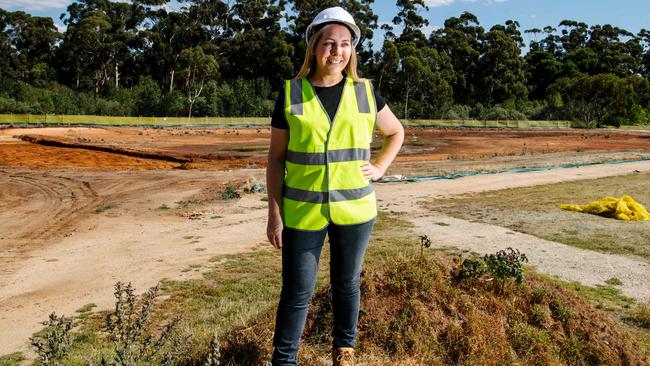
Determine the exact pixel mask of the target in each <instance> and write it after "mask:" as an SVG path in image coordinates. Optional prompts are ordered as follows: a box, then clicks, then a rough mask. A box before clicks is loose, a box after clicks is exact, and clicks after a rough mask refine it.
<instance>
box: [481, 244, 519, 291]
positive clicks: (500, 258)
mask: <svg viewBox="0 0 650 366" xmlns="http://www.w3.org/2000/svg"><path fill="white" fill-rule="evenodd" d="M483 261H485V265H486V266H487V268H488V271H489V272H490V273H492V274H493V275H494V277H496V278H497V279H498V280H505V279H506V278H514V279H515V281H516V282H517V284H521V283H522V282H523V281H524V273H523V271H522V268H521V264H522V263H524V262H528V258H526V255H525V254H523V253H521V252H519V250H518V249H512V248H506V250H500V251H498V252H496V253H495V254H490V255H486V256H485V257H483Z"/></svg>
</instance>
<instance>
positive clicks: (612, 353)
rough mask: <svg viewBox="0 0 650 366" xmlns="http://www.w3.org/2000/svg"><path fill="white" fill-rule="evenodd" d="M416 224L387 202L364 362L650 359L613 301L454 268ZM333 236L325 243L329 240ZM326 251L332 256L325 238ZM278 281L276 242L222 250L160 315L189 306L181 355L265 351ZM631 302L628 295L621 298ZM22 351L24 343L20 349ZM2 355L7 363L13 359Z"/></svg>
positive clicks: (320, 344) (370, 261)
mask: <svg viewBox="0 0 650 366" xmlns="http://www.w3.org/2000/svg"><path fill="white" fill-rule="evenodd" d="M409 226H410V225H409V224H407V223H405V222H403V221H400V220H399V219H398V218H397V215H388V214H382V215H380V218H379V220H378V222H377V225H376V227H375V233H374V235H373V238H372V240H371V243H370V247H369V250H368V253H367V256H366V267H365V270H364V273H363V281H362V291H363V294H362V299H363V303H362V314H361V317H360V338H359V361H360V364H365V365H422V364H426V365H429V364H449V365H451V364H457V365H477V364H481V365H495V364H527V363H530V364H533V365H553V364H556V365H560V364H576V365H579V364H608V365H618V364H638V365H643V364H647V360H645V357H646V356H645V355H644V354H643V353H642V351H641V348H640V347H639V346H638V345H637V343H636V342H635V340H634V339H633V338H632V336H631V335H630V334H629V333H628V332H627V331H625V330H623V329H622V328H621V326H620V325H619V324H617V323H616V322H615V321H614V320H612V319H611V318H610V317H608V316H607V315H606V314H605V313H604V312H602V311H601V310H599V309H597V308H596V306H594V305H591V304H590V303H589V302H588V301H586V300H584V299H582V298H581V297H579V296H578V295H577V294H576V292H575V291H573V290H567V289H564V288H562V287H561V286H560V285H558V284H556V283H552V281H550V280H547V279H540V278H538V276H529V277H528V278H527V279H526V280H525V282H524V284H523V285H522V286H517V285H516V284H515V283H514V282H509V283H508V284H507V286H505V287H503V288H499V289H498V290H497V288H496V287H495V286H493V285H492V284H491V283H490V282H485V281H476V282H472V283H471V284H469V283H465V282H462V281H459V280H457V273H456V272H457V269H458V267H459V265H460V259H461V258H460V257H457V256H453V255H448V254H443V253H442V252H434V251H432V250H427V249H425V252H424V257H422V256H421V255H420V241H419V239H418V238H417V237H409V236H405V233H406V232H407V231H408V228H409ZM326 247H327V246H326ZM323 255H324V258H322V259H321V261H322V262H321V263H328V258H327V256H328V251H327V250H325V251H324V253H323ZM325 267H327V266H321V271H320V272H319V281H318V291H317V293H316V294H315V296H314V301H313V303H312V307H311V313H310V317H309V319H308V323H307V327H306V331H305V341H304V347H303V349H302V351H301V354H300V358H301V364H305V365H322V364H327V359H328V357H329V348H330V342H331V340H330V336H329V332H330V326H331V321H332V320H331V310H330V306H331V305H330V303H329V287H328V285H327V283H326V282H325V280H324V279H325V278H326V275H327V271H326V268H325ZM279 288H280V256H279V252H278V251H274V250H271V249H269V248H268V247H267V246H265V247H263V248H260V249H259V250H256V251H253V252H250V253H245V254H238V255H231V256H221V257H216V258H214V260H213V261H212V262H210V263H209V264H207V265H206V268H205V272H204V276H203V278H201V279H194V280H188V281H181V282H174V281H167V282H164V283H163V286H162V288H161V295H162V297H163V298H165V300H164V301H163V302H161V303H160V304H158V305H157V306H156V307H155V310H154V312H153V313H152V315H151V322H152V324H154V325H155V324H159V325H162V324H165V323H167V322H168V320H169V319H171V318H172V317H173V316H175V315H176V314H179V313H182V314H183V315H184V321H183V324H182V325H181V326H182V327H183V328H184V329H185V330H186V331H187V332H188V333H191V334H192V337H191V338H190V339H189V340H188V343H187V346H186V349H188V351H187V352H186V353H185V354H184V355H183V357H182V359H181V361H179V363H177V364H178V365H200V364H203V362H204V361H205V360H206V359H207V357H208V355H209V354H210V353H213V354H214V353H215V352H213V351H214V349H212V348H211V340H212V336H213V335H214V334H215V333H216V334H218V335H219V342H218V343H219V345H220V349H219V352H218V354H220V356H221V364H223V365H260V364H264V363H265V362H266V361H268V359H269V357H270V352H271V338H272V330H273V323H274V317H275V306H276V303H277V298H278V296H279ZM621 306H623V305H621ZM104 317H105V314H101V313H99V314H97V313H95V314H94V315H88V314H86V315H85V317H84V319H83V322H82V324H81V326H79V327H78V328H76V329H75V333H74V334H73V345H72V347H71V349H70V351H69V356H67V357H66V359H65V360H64V361H63V362H62V364H65V365H85V364H87V363H86V362H87V361H88V360H90V361H91V362H92V364H97V362H98V360H100V359H101V357H102V356H110V350H111V347H110V342H108V340H107V338H106V334H105V333H104V330H105V325H104V321H103V319H104ZM11 357H13V358H16V357H18V355H12V356H11ZM8 359H9V358H0V365H5V364H6V365H13V364H17V363H12V362H9V361H5V360H8Z"/></svg>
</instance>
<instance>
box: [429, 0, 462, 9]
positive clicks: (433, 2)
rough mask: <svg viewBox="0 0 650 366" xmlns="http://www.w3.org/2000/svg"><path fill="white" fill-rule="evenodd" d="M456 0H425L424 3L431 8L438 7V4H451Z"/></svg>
mask: <svg viewBox="0 0 650 366" xmlns="http://www.w3.org/2000/svg"><path fill="white" fill-rule="evenodd" d="M454 1H455V0H425V1H424V3H425V4H427V6H428V7H430V8H437V7H438V6H449V5H451V4H453V3H454Z"/></svg>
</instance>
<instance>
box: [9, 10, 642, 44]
mask: <svg viewBox="0 0 650 366" xmlns="http://www.w3.org/2000/svg"><path fill="white" fill-rule="evenodd" d="M425 1H426V3H427V4H428V5H429V11H427V12H425V13H424V14H423V15H424V16H425V17H426V18H427V19H428V20H429V23H430V24H429V27H428V29H426V30H425V33H426V34H427V36H428V35H429V33H431V31H432V30H433V29H436V28H437V27H441V26H442V25H443V23H444V21H445V19H447V18H449V17H452V16H459V15H460V14H461V13H462V12H463V11H469V12H471V13H473V14H474V15H476V16H477V17H478V19H479V21H480V23H481V25H482V26H483V27H484V28H486V29H489V28H490V27H491V26H493V25H494V24H503V23H505V21H506V20H508V19H513V20H517V21H519V23H520V24H521V30H522V31H523V30H524V29H529V28H543V27H544V26H546V25H552V26H554V27H557V25H558V24H559V23H560V22H561V21H562V20H564V19H571V20H577V21H583V22H585V23H587V24H589V25H590V26H591V25H595V24H606V23H609V24H612V25H615V26H618V27H620V28H623V29H627V30H628V31H630V32H632V33H635V34H636V33H638V32H639V30H641V29H642V28H646V29H650V0H616V1H612V0H425ZM70 3H71V0H46V1H43V0H0V7H1V8H3V9H5V10H9V11H15V10H23V11H26V12H28V13H30V14H33V15H39V16H50V17H52V18H54V20H55V22H58V23H60V20H59V15H60V14H61V13H62V12H64V11H65V8H66V7H67V5H68V4H70ZM374 10H375V13H376V14H378V15H379V21H380V22H387V23H388V22H391V20H392V18H393V16H394V15H395V14H397V8H396V7H395V1H394V0H376V1H375V5H374ZM377 33H378V34H377V35H376V36H375V38H374V40H373V41H374V43H375V44H376V45H381V43H382V34H380V32H377ZM525 38H526V43H528V40H529V36H525Z"/></svg>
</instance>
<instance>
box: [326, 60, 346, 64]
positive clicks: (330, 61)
mask: <svg viewBox="0 0 650 366" xmlns="http://www.w3.org/2000/svg"><path fill="white" fill-rule="evenodd" d="M327 63H328V64H332V65H340V64H342V63H343V60H337V61H332V60H327Z"/></svg>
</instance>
